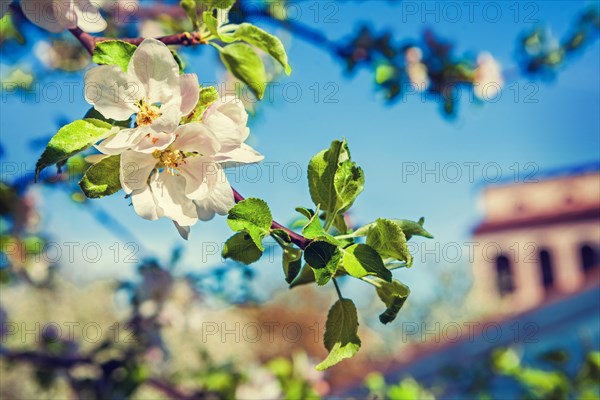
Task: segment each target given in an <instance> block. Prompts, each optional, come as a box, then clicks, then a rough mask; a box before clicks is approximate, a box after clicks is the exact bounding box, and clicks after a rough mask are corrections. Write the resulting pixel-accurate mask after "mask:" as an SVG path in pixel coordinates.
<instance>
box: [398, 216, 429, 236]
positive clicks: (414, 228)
mask: <svg viewBox="0 0 600 400" xmlns="http://www.w3.org/2000/svg"><path fill="white" fill-rule="evenodd" d="M393 221H394V222H395V223H397V224H398V226H400V228H402V231H403V232H404V234H405V235H406V240H410V238H411V237H413V236H423V237H426V238H428V239H433V235H432V234H431V233H429V232H427V231H426V230H425V228H423V224H424V223H425V218H423V217H421V218H419V222H414V221H409V220H406V219H395V220H393Z"/></svg>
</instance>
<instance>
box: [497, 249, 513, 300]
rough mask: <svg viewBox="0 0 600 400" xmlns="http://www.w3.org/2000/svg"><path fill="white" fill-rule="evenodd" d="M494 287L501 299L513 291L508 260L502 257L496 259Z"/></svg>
mask: <svg viewBox="0 0 600 400" xmlns="http://www.w3.org/2000/svg"><path fill="white" fill-rule="evenodd" d="M496 285H497V286H498V292H499V293H500V296H502V297H504V296H506V295H507V294H510V293H512V292H513V291H514V290H515V286H514V283H513V276H512V267H511V265H510V260H509V259H508V257H506V256H503V255H500V256H498V258H497V259H496Z"/></svg>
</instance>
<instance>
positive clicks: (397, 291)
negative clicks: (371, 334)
mask: <svg viewBox="0 0 600 400" xmlns="http://www.w3.org/2000/svg"><path fill="white" fill-rule="evenodd" d="M377 294H378V295H379V298H380V299H381V301H383V303H384V304H385V305H386V307H387V309H386V310H385V311H384V312H383V313H382V314H381V315H380V316H379V321H381V323H382V324H387V323H389V322H392V321H393V320H394V319H396V315H398V312H399V311H400V309H401V308H402V306H403V305H404V303H405V302H406V299H407V298H408V295H409V294H410V289H409V288H408V286H406V285H404V284H403V283H400V282H399V281H397V280H394V281H392V282H391V283H388V282H382V283H381V286H380V287H378V288H377Z"/></svg>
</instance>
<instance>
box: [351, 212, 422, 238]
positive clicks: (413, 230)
mask: <svg viewBox="0 0 600 400" xmlns="http://www.w3.org/2000/svg"><path fill="white" fill-rule="evenodd" d="M389 221H392V222H393V223H395V224H396V225H398V226H399V227H400V229H402V232H404V235H405V236H406V240H410V238H411V237H413V236H423V237H426V238H428V239H433V235H432V234H431V233H429V232H427V231H426V230H425V229H424V228H423V223H424V222H425V218H423V217H421V218H420V219H419V222H414V221H409V220H407V219H390V220H389ZM376 223H377V221H375V222H371V223H370V224H367V225H364V226H361V227H360V228H358V229H357V230H356V231H354V232H353V233H352V236H354V237H359V236H367V234H368V233H369V230H370V229H371V228H372V227H373V226H375V224H376Z"/></svg>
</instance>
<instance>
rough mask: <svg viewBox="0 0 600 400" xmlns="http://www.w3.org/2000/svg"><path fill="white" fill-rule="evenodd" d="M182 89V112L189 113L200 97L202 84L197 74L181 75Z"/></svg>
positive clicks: (183, 113)
mask: <svg viewBox="0 0 600 400" xmlns="http://www.w3.org/2000/svg"><path fill="white" fill-rule="evenodd" d="M179 87H180V89H181V114H182V115H188V114H189V113H191V112H192V110H193V109H194V107H196V104H198V100H199V99H200V84H199V83H198V76H197V75H196V74H185V75H181V76H180V77H179Z"/></svg>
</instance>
